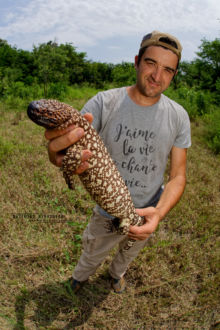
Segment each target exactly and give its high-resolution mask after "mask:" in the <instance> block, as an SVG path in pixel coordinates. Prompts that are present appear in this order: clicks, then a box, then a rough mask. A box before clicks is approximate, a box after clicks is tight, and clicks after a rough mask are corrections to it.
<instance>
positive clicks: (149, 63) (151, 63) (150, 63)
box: [145, 60, 155, 65]
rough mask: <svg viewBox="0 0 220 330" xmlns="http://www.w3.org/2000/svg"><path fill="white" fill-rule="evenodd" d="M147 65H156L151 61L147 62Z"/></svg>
mask: <svg viewBox="0 0 220 330" xmlns="http://www.w3.org/2000/svg"><path fill="white" fill-rule="evenodd" d="M145 63H146V64H147V65H155V63H154V62H153V61H150V60H146V61H145Z"/></svg>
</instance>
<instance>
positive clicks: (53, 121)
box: [27, 99, 73, 129]
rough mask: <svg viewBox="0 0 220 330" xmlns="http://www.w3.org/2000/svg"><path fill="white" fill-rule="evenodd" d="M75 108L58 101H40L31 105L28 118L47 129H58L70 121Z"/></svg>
mask: <svg viewBox="0 0 220 330" xmlns="http://www.w3.org/2000/svg"><path fill="white" fill-rule="evenodd" d="M72 110H73V108H72V107H71V106H69V105H67V104H64V103H62V102H59V101H57V100H46V99H42V100H38V101H33V102H31V103H30V104H29V106H28V110H27V114H28V117H29V118H30V119H31V120H32V121H33V122H35V123H36V124H38V125H40V126H43V127H45V128H47V129H48V128H51V129H52V128H58V127H60V126H61V127H62V125H63V124H64V123H66V122H68V120H70V118H71V116H72V114H71V112H72Z"/></svg>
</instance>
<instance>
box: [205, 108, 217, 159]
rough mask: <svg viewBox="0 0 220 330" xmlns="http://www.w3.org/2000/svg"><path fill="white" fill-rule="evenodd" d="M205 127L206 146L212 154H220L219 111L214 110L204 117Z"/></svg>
mask: <svg viewBox="0 0 220 330" xmlns="http://www.w3.org/2000/svg"><path fill="white" fill-rule="evenodd" d="M204 119H205V123H206V127H205V133H204V137H205V139H206V141H207V144H208V146H209V147H210V148H211V149H212V150H213V151H214V153H216V154H219V153H220V109H219V108H216V109H215V110H214V111H213V112H212V113H210V114H208V115H206V116H205V117H204Z"/></svg>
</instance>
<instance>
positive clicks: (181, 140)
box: [174, 108, 191, 148]
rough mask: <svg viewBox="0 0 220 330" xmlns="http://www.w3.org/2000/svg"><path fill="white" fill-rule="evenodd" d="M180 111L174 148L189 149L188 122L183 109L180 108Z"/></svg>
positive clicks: (189, 134) (189, 130) (189, 133)
mask: <svg viewBox="0 0 220 330" xmlns="http://www.w3.org/2000/svg"><path fill="white" fill-rule="evenodd" d="M181 110H182V111H181V115H180V117H179V123H178V132H177V136H176V139H175V142H174V146H175V147H177V148H189V147H190V146H191V129H190V120H189V116H188V113H187V112H186V111H185V109H183V108H182V109H181Z"/></svg>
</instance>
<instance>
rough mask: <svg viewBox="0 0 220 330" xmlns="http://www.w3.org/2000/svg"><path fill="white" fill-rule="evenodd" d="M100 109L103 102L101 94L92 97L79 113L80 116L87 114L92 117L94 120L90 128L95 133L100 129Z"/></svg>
mask: <svg viewBox="0 0 220 330" xmlns="http://www.w3.org/2000/svg"><path fill="white" fill-rule="evenodd" d="M102 107H103V100H102V97H101V93H98V94H96V95H95V96H93V97H92V98H91V99H90V100H89V101H88V102H87V103H86V104H85V105H84V107H83V108H82V110H81V111H80V113H81V114H82V115H84V114H85V113H87V112H89V113H91V114H92V115H93V117H94V119H93V122H92V126H93V127H94V128H95V130H96V131H97V132H99V131H100V129H101V122H102Z"/></svg>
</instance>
